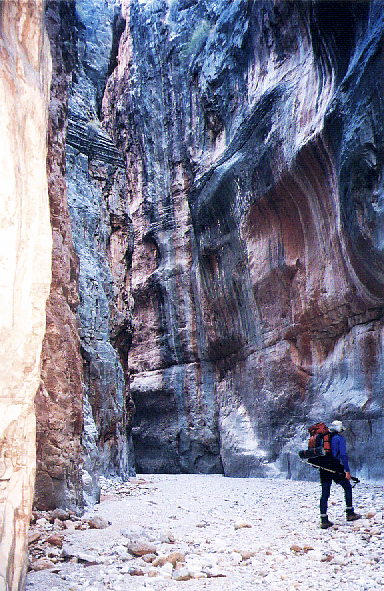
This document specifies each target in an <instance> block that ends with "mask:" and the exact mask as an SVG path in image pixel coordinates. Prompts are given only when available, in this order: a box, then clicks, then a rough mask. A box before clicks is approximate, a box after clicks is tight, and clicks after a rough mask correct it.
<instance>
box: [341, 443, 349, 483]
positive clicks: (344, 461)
mask: <svg viewBox="0 0 384 591" xmlns="http://www.w3.org/2000/svg"><path fill="white" fill-rule="evenodd" d="M339 445H340V448H339V453H340V460H341V462H342V464H343V466H344V470H345V471H346V473H347V474H349V478H351V471H350V469H349V464H348V457H347V447H346V444H345V439H344V437H340V444H339ZM347 478H348V476H347ZM349 478H348V480H349Z"/></svg>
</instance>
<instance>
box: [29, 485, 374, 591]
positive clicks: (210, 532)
mask: <svg viewBox="0 0 384 591" xmlns="http://www.w3.org/2000/svg"><path fill="white" fill-rule="evenodd" d="M102 486H103V496H102V501H101V503H100V504H99V505H96V507H95V508H94V509H93V511H92V514H95V515H99V516H100V517H102V518H104V520H107V521H108V522H110V525H108V527H106V528H104V529H85V530H74V531H70V530H68V531H67V530H64V534H65V539H64V545H63V547H62V548H60V549H58V548H57V547H53V546H49V545H48V546H46V548H45V553H46V556H47V557H49V558H50V559H51V560H53V561H55V560H57V562H56V564H55V566H54V568H50V569H46V570H40V571H36V572H34V571H30V572H29V574H28V579H27V590H28V591H47V590H49V591H60V590H63V589H67V590H70V591H80V590H82V591H102V590H104V589H110V590H113V591H125V590H129V591H144V590H146V591H148V589H153V590H154V591H159V590H163V589H164V590H168V591H184V590H185V591H187V590H188V591H202V590H205V589H207V590H212V591H216V590H224V589H225V590H226V591H248V590H251V589H252V591H254V590H257V589H263V590H270V591H274V590H278V591H294V590H302V591H304V590H305V591H308V589H310V588H312V587H314V586H316V587H319V588H321V589H322V591H331V590H333V589H335V588H338V589H341V590H351V591H358V590H363V589H364V590H365V589H382V588H384V558H383V556H384V531H383V524H384V520H383V515H384V494H383V486H381V485H380V486H379V485H374V484H361V483H360V484H359V485H357V487H356V488H355V489H354V507H355V511H358V512H360V513H361V514H362V516H363V518H362V519H361V520H359V521H356V522H352V523H346V521H345V513H344V499H343V491H342V489H341V487H339V486H337V485H335V484H334V485H333V486H332V491H331V498H330V504H329V511H328V514H329V517H330V519H331V520H332V521H333V522H334V526H333V527H332V528H330V529H328V530H321V529H320V521H319V516H318V513H319V511H318V505H319V496H320V485H319V484H318V483H311V482H302V481H292V480H272V479H258V478H252V479H233V478H224V477H222V476H219V475H214V476H205V475H140V476H138V477H137V478H134V479H130V481H129V482H127V483H124V484H119V483H115V482H108V481H103V482H102ZM90 516H91V515H88V517H90ZM46 527H47V528H51V529H52V528H54V526H53V525H51V524H47V525H46ZM61 533H62V534H63V532H61ZM135 554H136V556H135ZM137 554H143V557H141V556H137ZM63 556H65V561H62V560H63Z"/></svg>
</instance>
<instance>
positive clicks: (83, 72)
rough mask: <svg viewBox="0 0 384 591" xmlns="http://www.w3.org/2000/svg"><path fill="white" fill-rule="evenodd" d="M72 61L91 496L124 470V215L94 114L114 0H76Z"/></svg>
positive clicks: (127, 228)
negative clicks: (103, 478) (100, 478)
mask: <svg viewBox="0 0 384 591" xmlns="http://www.w3.org/2000/svg"><path fill="white" fill-rule="evenodd" d="M75 28H76V36H77V37H76V57H77V63H76V67H75V68H74V70H73V72H72V84H71V85H70V89H69V99H68V106H69V124H68V133H67V145H66V171H67V173H66V180H67V186H68V206H69V212H70V218H71V226H72V235H73V241H74V246H75V249H76V253H77V256H78V260H79V276H78V281H79V294H80V303H79V306H78V310H77V312H78V318H79V335H80V342H81V353H82V358H83V380H84V403H83V413H84V431H83V437H82V442H83V446H84V485H85V486H84V498H85V501H86V502H89V503H92V502H94V501H97V499H98V485H97V476H98V475H99V474H100V473H101V474H104V475H105V476H122V477H126V476H128V475H129V474H132V473H133V459H132V449H131V442H130V436H129V434H128V433H129V423H130V418H131V414H132V404H131V398H130V394H129V382H128V380H127V379H126V378H127V356H128V348H129V345H130V342H131V338H132V336H131V333H132V326H131V324H132V322H131V312H132V304H131V296H130V290H129V286H130V263H131V253H132V247H133V244H132V224H131V220H130V216H129V210H128V199H127V195H126V173H125V167H124V159H123V158H122V155H121V153H120V152H119V151H118V149H117V148H116V146H115V145H114V143H113V141H112V139H111V137H110V136H109V135H108V134H107V133H106V131H105V130H104V129H103V127H102V123H101V120H100V110H101V98H102V95H103V90H104V87H105V84H106V80H107V76H108V74H109V72H110V69H111V68H113V67H114V60H115V59H116V55H115V52H116V48H115V46H116V43H117V37H118V35H119V30H120V28H121V17H120V10H119V3H118V2H114V1H110V2H105V3H96V4H95V2H91V1H89V0H78V1H77V2H76V23H75Z"/></svg>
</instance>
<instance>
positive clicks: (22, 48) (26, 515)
mask: <svg viewBox="0 0 384 591" xmlns="http://www.w3.org/2000/svg"><path fill="white" fill-rule="evenodd" d="M43 18H44V15H43V3H42V2H39V1H35V2H33V3H28V4H27V3H25V2H24V1H20V2H18V1H15V0H12V1H9V2H8V1H7V0H5V1H4V2H2V3H1V6H0V21H1V26H0V47H1V51H0V55H1V58H0V93H1V112H0V137H1V150H0V177H1V179H0V187H1V189H0V191H1V200H2V207H1V224H0V234H1V235H0V251H1V255H0V256H1V265H0V269H1V270H0V276H1V281H0V293H1V298H0V301H1V334H0V364H1V386H0V388H1V395H0V415H1V421H0V439H1V450H0V484H1V486H0V531H1V539H0V587H1V589H7V590H9V591H16V590H19V589H22V588H24V581H25V572H26V551H27V531H28V525H29V519H30V515H31V507H32V497H33V485H34V477H35V466H36V455H35V436H36V421H35V412H34V397H35V394H36V391H37V389H38V386H39V380H40V352H41V347H42V340H43V336H44V330H45V303H46V300H47V297H48V294H49V285H50V280H51V250H52V233H51V228H50V223H49V203H48V189H47V176H46V129H47V111H48V96H49V84H50V75H51V61H50V52H49V42H48V38H47V36H46V34H45V29H44V26H43Z"/></svg>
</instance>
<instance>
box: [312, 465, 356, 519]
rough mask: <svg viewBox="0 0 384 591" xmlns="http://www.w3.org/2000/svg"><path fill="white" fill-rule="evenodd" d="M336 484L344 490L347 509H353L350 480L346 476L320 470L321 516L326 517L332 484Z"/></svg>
mask: <svg viewBox="0 0 384 591" xmlns="http://www.w3.org/2000/svg"><path fill="white" fill-rule="evenodd" d="M332 481H333V482H336V484H340V486H342V487H343V489H344V494H345V504H346V507H347V509H351V508H352V486H351V483H350V482H349V480H348V478H345V476H344V474H340V475H339V474H333V473H332V472H327V470H320V482H321V499H320V514H321V515H326V514H327V508H328V499H329V495H330V493H331V484H332Z"/></svg>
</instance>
